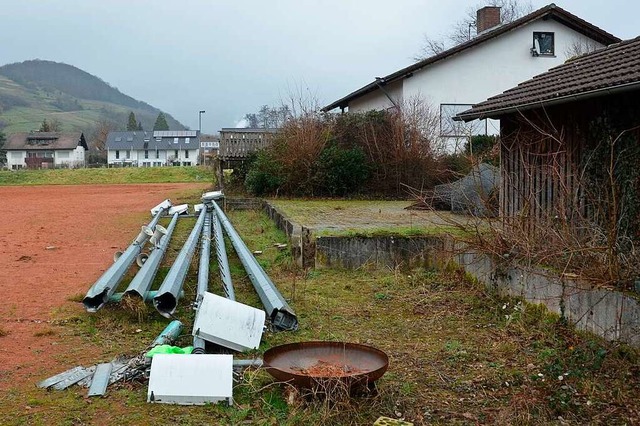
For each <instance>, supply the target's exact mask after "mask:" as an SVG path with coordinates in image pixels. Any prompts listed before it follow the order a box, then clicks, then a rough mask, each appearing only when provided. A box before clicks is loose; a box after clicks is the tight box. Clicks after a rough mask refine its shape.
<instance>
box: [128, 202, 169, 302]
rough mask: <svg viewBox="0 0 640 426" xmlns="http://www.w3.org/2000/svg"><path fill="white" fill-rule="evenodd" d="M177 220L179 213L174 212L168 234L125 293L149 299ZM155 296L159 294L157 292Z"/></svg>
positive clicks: (150, 255)
mask: <svg viewBox="0 0 640 426" xmlns="http://www.w3.org/2000/svg"><path fill="white" fill-rule="evenodd" d="M177 222H178V213H174V215H173V218H172V219H171V223H170V224H169V227H168V228H167V234H166V235H164V236H163V237H162V238H161V239H160V242H159V244H158V245H157V247H156V248H155V249H154V250H153V251H152V252H151V254H149V257H148V258H147V260H146V261H145V262H144V264H143V265H142V267H141V268H140V270H139V271H138V273H137V274H136V276H135V277H134V278H133V280H131V283H130V284H129V287H127V289H126V290H125V292H124V294H126V295H128V296H137V297H140V298H141V299H143V300H147V299H148V295H147V293H148V292H149V290H150V289H151V285H152V284H153V280H154V278H155V277H156V274H157V273H158V269H159V268H160V263H161V262H162V258H163V257H164V254H165V252H166V251H167V247H169V241H170V240H171V235H172V234H173V230H174V229H175V227H176V223H177ZM155 296H157V294H156V295H155Z"/></svg>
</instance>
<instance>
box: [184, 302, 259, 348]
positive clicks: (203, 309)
mask: <svg viewBox="0 0 640 426" xmlns="http://www.w3.org/2000/svg"><path fill="white" fill-rule="evenodd" d="M265 318H266V314H265V312H264V311H263V310H261V309H256V308H254V307H252V306H248V305H244V304H242V303H239V302H235V301H233V300H229V299H227V298H224V297H220V296H217V295H215V294H212V293H205V294H204V297H203V299H202V302H200V306H198V311H197V312H196V319H195V322H194V326H193V330H194V336H198V337H201V338H202V339H204V340H206V341H208V342H211V343H215V344H217V345H220V346H224V347H225V348H229V349H233V350H236V351H240V352H242V351H246V350H250V349H256V348H257V347H258V346H260V339H261V338H262V332H263V330H264V321H265Z"/></svg>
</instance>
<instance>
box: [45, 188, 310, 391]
mask: <svg viewBox="0 0 640 426" xmlns="http://www.w3.org/2000/svg"><path fill="white" fill-rule="evenodd" d="M222 199H223V194H222V192H219V191H215V192H208V193H205V194H203V196H202V199H201V201H202V204H198V205H196V206H194V212H195V214H197V217H198V219H197V221H196V223H195V226H194V227H193V229H192V231H191V233H190V234H189V237H188V238H187V240H186V242H185V243H184V245H183V247H182V249H181V250H180V252H179V254H178V256H177V257H176V259H175V261H174V263H173V265H172V266H171V268H170V269H169V272H168V273H167V275H166V277H165V278H164V280H163V282H162V284H161V285H160V288H159V289H158V290H156V291H152V290H151V286H152V284H153V281H154V278H155V277H156V274H157V272H158V269H159V267H160V264H161V262H162V259H163V257H164V254H165V253H166V251H167V248H168V246H169V241H170V239H171V236H172V234H173V230H174V228H175V226H176V223H177V221H178V220H179V218H180V217H185V216H189V212H188V210H189V208H188V207H189V206H188V205H186V204H182V205H177V206H174V205H172V203H171V201H170V200H168V199H167V200H165V201H163V202H162V203H160V204H158V205H157V206H156V207H154V208H153V209H151V215H152V216H153V219H152V220H151V222H149V224H148V225H146V226H143V227H142V230H141V231H140V233H139V234H138V236H137V237H136V238H135V239H134V241H133V242H132V243H131V245H130V246H129V247H128V248H127V249H126V250H125V251H124V252H122V253H116V255H115V256H114V264H113V265H112V266H111V267H110V268H109V269H107V271H105V272H104V274H103V275H102V276H101V277H100V278H99V279H98V280H97V281H96V282H95V283H94V284H93V286H91V288H90V289H89V291H88V292H87V295H86V296H85V297H84V299H83V301H82V303H83V304H84V306H85V308H86V310H87V312H91V313H95V312H98V311H99V310H100V309H101V308H103V307H104V306H105V305H106V304H107V303H109V302H119V301H121V300H123V298H125V297H127V298H137V299H139V300H141V301H150V302H153V305H154V307H155V309H156V310H157V311H158V312H159V313H160V314H161V315H162V316H164V317H166V318H170V319H172V318H173V317H174V313H175V311H176V308H177V306H178V301H179V299H180V298H181V297H182V295H183V292H182V287H183V284H184V281H185V278H186V275H187V272H188V270H189V266H190V264H191V261H192V259H193V257H194V254H195V252H196V249H197V246H198V241H200V251H199V252H200V259H199V270H198V284H197V292H196V298H195V302H194V303H193V306H194V309H195V311H196V314H195V320H194V325H193V331H192V335H193V346H192V347H188V348H185V349H180V348H175V347H172V346H171V345H172V344H173V343H174V342H175V340H176V339H177V338H178V336H180V333H181V331H182V328H183V324H182V323H181V322H180V321H178V320H174V321H172V322H171V323H170V324H169V325H168V326H167V327H166V328H165V330H164V331H163V332H162V333H161V334H160V335H159V336H158V337H157V338H156V339H155V340H154V341H153V342H152V343H151V344H150V345H149V346H148V347H147V348H146V349H145V350H144V351H143V352H141V353H140V354H139V355H138V356H136V357H134V358H131V359H115V360H113V361H111V362H109V363H104V364H98V365H96V366H92V367H87V368H84V367H75V368H72V369H71V370H68V371H66V372H64V373H61V374H58V375H56V376H53V377H50V378H48V379H46V380H44V381H42V382H40V383H39V384H38V386H39V387H42V388H52V389H56V390H61V389H65V388H67V387H69V386H71V385H73V384H79V385H81V386H85V387H89V392H88V396H99V395H104V394H105V392H106V389H107V387H108V385H110V384H112V383H115V382H118V381H120V380H132V379H147V378H148V379H149V386H148V392H147V401H148V402H159V403H174V404H206V403H212V402H219V401H227V402H228V403H229V404H232V402H233V396H232V388H233V371H234V368H236V369H241V368H246V367H248V366H261V364H262V362H261V360H259V359H255V360H235V361H234V360H233V355H229V354H228V353H229V352H230V351H239V352H242V351H247V350H252V349H257V348H258V346H259V345H260V341H261V339H262V334H263V331H264V329H265V327H270V328H271V329H272V330H274V331H293V330H296V329H297V328H298V319H297V317H296V314H295V312H294V311H293V309H291V307H290V306H289V305H288V304H287V302H286V301H285V300H284V298H283V297H282V295H281V294H280V292H279V291H278V289H277V288H276V286H275V284H274V283H273V282H272V281H271V280H270V279H269V277H268V275H267V274H266V273H265V271H264V270H263V269H262V267H261V266H260V264H259V263H258V262H257V260H256V259H255V257H254V256H253V254H252V252H251V251H250V250H249V249H248V248H247V246H246V245H245V243H244V242H243V241H242V239H241V238H240V236H239V235H238V233H237V232H236V230H235V229H234V228H233V225H232V224H231V222H230V221H229V219H228V218H227V217H226V215H225V214H224V212H223V211H222V209H221V208H220V206H219V205H218V203H217V202H218V201H220V200H222ZM163 216H170V217H171V222H170V224H169V226H168V227H167V228H164V227H163V226H161V225H159V224H158V221H159V220H160V218H161V217H163ZM223 231H224V234H226V235H227V237H228V238H229V239H230V241H231V244H232V245H233V247H234V249H235V251H236V253H237V255H238V257H239V258H240V261H241V262H242V264H243V266H244V268H245V270H246V272H247V274H248V276H249V278H250V280H251V283H252V284H253V286H254V288H255V290H256V292H257V294H258V296H259V297H260V300H261V302H262V304H263V306H264V311H263V310H260V309H256V308H254V307H252V306H248V305H245V304H242V303H240V302H237V301H236V300H235V299H236V298H235V292H234V288H233V282H232V279H231V273H230V269H229V262H228V259H227V253H226V248H225V241H224V236H223ZM211 241H214V242H215V251H216V257H217V261H218V262H217V263H218V266H219V272H220V278H221V281H222V284H223V291H224V294H225V296H226V297H221V296H217V295H215V294H212V293H209V292H208V287H209V263H210V255H211ZM147 244H148V245H149V247H150V252H149V253H148V254H147V253H143V249H144V248H145V246H146V245H147ZM134 262H137V264H138V265H139V266H140V269H139V270H138V272H137V273H136V274H135V276H134V278H133V279H132V280H131V282H130V284H129V286H128V287H127V288H126V290H125V291H124V292H121V293H116V290H117V288H118V286H119V284H120V283H121V282H122V280H123V278H124V276H125V275H126V274H127V271H128V270H129V269H130V268H131V266H132V265H133V263H134ZM206 342H210V343H211V344H212V345H209V346H210V347H215V348H217V350H213V351H215V352H216V353H207V346H206ZM223 352H224V353H223ZM176 353H181V354H183V355H176ZM191 354H195V355H197V356H194V355H191Z"/></svg>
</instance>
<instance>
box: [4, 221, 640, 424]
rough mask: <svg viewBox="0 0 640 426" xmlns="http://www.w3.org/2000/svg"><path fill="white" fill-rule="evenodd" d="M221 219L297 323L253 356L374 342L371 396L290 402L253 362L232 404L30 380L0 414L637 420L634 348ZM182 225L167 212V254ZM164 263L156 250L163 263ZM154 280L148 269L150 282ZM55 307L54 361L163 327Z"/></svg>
mask: <svg viewBox="0 0 640 426" xmlns="http://www.w3.org/2000/svg"><path fill="white" fill-rule="evenodd" d="M229 216H230V218H231V220H232V222H233V223H234V225H235V226H236V229H237V230H238V232H239V233H240V234H241V235H242V236H243V238H244V240H245V242H246V244H247V246H248V247H249V249H251V250H262V251H263V254H262V255H261V256H259V258H258V259H259V261H260V263H261V264H262V265H263V266H264V267H265V269H266V270H267V272H268V273H269V275H270V277H271V279H272V280H273V282H274V283H276V285H277V286H278V288H279V289H280V291H281V293H282V294H283V296H284V297H285V298H286V299H287V300H289V302H290V304H291V306H292V307H293V309H295V311H296V313H297V315H298V319H299V321H300V329H299V330H298V331H296V332H287V333H272V332H267V333H265V334H264V336H263V342H262V344H261V346H260V348H259V351H258V352H263V351H265V350H266V349H268V348H270V347H273V346H276V345H279V344H283V343H289V342H298V341H306V340H332V341H348V342H356V343H362V344H368V345H372V346H375V347H378V348H380V349H382V350H384V351H385V352H386V353H387V354H388V355H389V358H390V366H389V370H388V372H387V373H386V374H385V376H383V378H382V379H381V380H380V381H379V384H378V394H377V395H371V396H369V397H360V398H353V399H349V398H339V397H335V398H334V399H332V400H330V401H326V400H323V399H319V398H311V397H309V398H302V397H300V396H299V395H296V394H295V393H293V394H291V393H290V388H289V387H287V386H281V385H279V384H276V383H274V382H273V379H271V377H270V376H269V375H268V374H266V373H265V372H264V371H250V372H246V373H245V374H244V376H243V377H242V380H241V381H240V382H239V383H237V384H236V385H235V386H234V399H235V404H234V406H233V407H224V406H218V405H212V406H203V407H179V406H166V405H163V404H158V405H152V404H147V403H146V402H145V401H146V386H145V384H137V383H130V384H124V385H119V386H115V387H111V388H110V389H109V391H108V394H107V396H106V397H105V398H98V399H87V398H85V397H84V396H85V395H86V390H85V389H79V388H77V387H73V388H70V389H69V390H66V391H62V392H47V391H43V390H40V389H36V388H35V387H34V386H32V385H29V386H24V387H14V388H11V389H9V390H8V391H7V392H5V393H4V394H2V395H0V423H1V424H84V423H95V422H99V423H103V424H109V423H118V424H123V425H126V424H136V425H137V424H166V423H172V424H194V425H197V424H258V425H310V424H326V425H343V424H354V425H355V424H357V425H361V424H372V423H373V422H374V421H375V419H376V418H377V417H378V416H381V415H385V416H389V417H398V416H401V417H404V418H406V419H407V420H408V421H412V422H414V423H415V424H474V423H480V424H496V423H498V424H556V423H558V418H559V417H562V419H563V421H562V423H563V424H575V425H578V424H586V423H590V422H593V421H594V419H597V421H598V422H600V423H602V424H623V423H625V422H626V423H628V424H633V423H636V422H638V421H639V420H640V419H639V418H638V412H639V410H640V403H639V402H638V400H637V389H638V388H639V387H640V374H638V360H639V358H638V353H637V351H635V350H633V349H630V348H628V347H625V346H623V345H615V344H608V343H605V342H604V341H602V340H600V339H597V338H595V337H593V336H589V335H586V334H581V333H576V332H575V331H574V330H572V329H571V328H569V327H567V326H566V325H565V324H564V323H562V322H561V321H559V320H558V318H557V317H554V316H552V315H549V314H548V313H547V311H546V310H545V309H544V308H542V307H540V306H534V305H527V304H523V303H520V302H519V301H518V300H514V299H506V298H501V297H498V296H496V295H494V294H492V293H489V292H487V291H486V290H485V289H484V288H483V287H481V286H479V285H478V284H477V283H474V282H472V281H470V280H469V279H468V278H467V277H466V276H465V275H464V274H463V273H461V272H458V271H450V272H438V271H434V270H424V269H416V270H412V271H408V272H406V271H404V272H401V271H399V270H379V271H369V270H356V271H347V270H332V269H323V270H310V271H303V270H299V269H297V268H296V267H295V266H294V264H293V262H292V260H291V257H290V254H289V252H288V251H286V250H285V251H283V252H282V251H279V250H277V249H276V248H275V247H273V244H274V243H282V242H286V241H285V236H284V235H283V234H282V233H281V232H280V231H278V230H276V229H275V226H274V225H273V223H272V222H271V221H269V220H268V219H267V218H266V217H265V216H264V215H263V214H261V213H257V212H253V211H235V212H231V213H230V214H229ZM193 223H194V219H181V220H180V223H179V227H178V228H177V229H176V236H175V239H174V241H173V242H172V244H171V247H170V250H169V258H170V259H171V258H173V257H175V254H176V253H177V251H178V250H179V248H180V245H181V243H182V242H183V241H184V239H185V238H186V236H187V234H188V233H189V231H190V227H191V226H193ZM229 257H230V262H231V271H232V276H233V279H234V285H235V289H236V295H237V299H238V301H240V302H243V303H246V304H250V305H253V306H260V305H259V299H258V297H257V295H256V293H255V291H254V290H253V287H252V286H251V284H250V282H249V280H248V278H247V275H246V273H245V272H244V271H243V269H242V266H241V265H240V262H239V260H238V259H237V257H236V256H235V255H234V253H233V250H232V249H231V248H230V247H229ZM168 265H169V260H168V261H166V262H165V263H164V267H165V268H166V267H168ZM195 265H196V262H195V260H194V263H193V264H192V270H191V271H190V272H189V274H188V278H187V281H186V283H185V293H186V295H185V298H184V299H183V300H182V302H181V305H180V308H179V309H178V311H177V312H176V317H177V318H178V319H180V320H181V321H183V322H184V323H185V332H184V334H185V335H184V336H183V338H182V339H181V340H180V341H179V344H180V345H183V346H186V345H188V344H190V336H189V331H190V326H191V322H192V318H193V312H192V311H191V310H190V309H189V307H188V305H189V303H190V302H191V301H192V300H193V296H194V291H195V286H196V281H197V274H196V273H195V269H194V268H195ZM165 270H166V269H165ZM161 280H162V277H161V276H159V277H157V278H156V282H155V284H154V288H155V287H157V286H158V285H159V283H160V281H161ZM210 280H211V282H210V286H209V288H210V291H212V292H215V293H218V294H221V285H220V280H219V276H218V273H217V270H216V269H212V270H211V276H210ZM72 299H74V300H75V298H73V297H72ZM58 315H59V316H60V318H59V321H58V322H56V323H54V324H53V325H52V327H53V328H54V329H55V332H56V333H57V336H59V338H60V339H64V338H65V336H73V337H74V338H77V339H79V341H80V344H79V345H78V347H77V352H76V351H72V352H70V353H66V354H64V358H65V359H66V360H67V363H68V359H69V358H73V357H74V355H75V356H79V354H81V353H82V351H83V348H85V347H99V348H100V351H101V356H100V357H98V358H97V359H95V360H94V362H96V363H97V362H103V361H105V360H109V359H111V358H113V357H114V356H116V355H119V354H135V353H137V352H139V351H140V350H142V349H143V348H144V347H145V345H146V344H147V343H148V342H150V341H151V340H152V339H153V338H154V337H155V336H156V335H157V334H158V333H159V332H160V331H161V330H162V328H163V327H164V326H165V325H166V323H167V320H166V319H164V318H162V317H160V316H159V315H158V314H157V313H156V312H155V310H154V309H153V308H151V307H150V306H149V307H148V312H147V315H145V316H143V317H140V316H139V315H137V314H135V313H132V312H128V311H126V310H124V309H123V308H122V306H119V305H111V306H108V307H107V308H105V309H104V310H102V311H100V312H99V313H98V314H97V315H89V314H84V313H83V314H81V315H77V314H75V315H71V314H69V313H67V314H65V313H64V310H63V311H61V312H59V314H58ZM65 315H66V316H65ZM137 330H142V331H140V332H138V331H137ZM43 356H47V355H46V354H43ZM241 356H243V355H241ZM58 372H59V371H47V372H46V374H48V375H53V374H55V373H58ZM11 374H19V372H17V373H11ZM561 376H562V379H559V377H561ZM34 381H35V379H34Z"/></svg>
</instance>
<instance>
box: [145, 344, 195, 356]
mask: <svg viewBox="0 0 640 426" xmlns="http://www.w3.org/2000/svg"><path fill="white" fill-rule="evenodd" d="M191 352H193V346H187V347H186V348H181V347H178V346H171V345H159V346H155V347H153V348H151V350H150V351H149V352H147V354H146V355H145V356H146V357H147V358H153V356H154V355H157V354H182V355H189V354H190V353H191Z"/></svg>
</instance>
